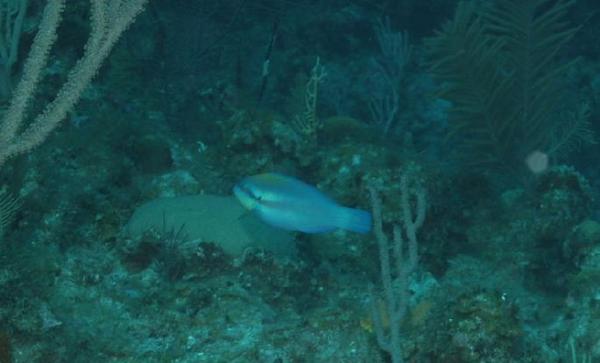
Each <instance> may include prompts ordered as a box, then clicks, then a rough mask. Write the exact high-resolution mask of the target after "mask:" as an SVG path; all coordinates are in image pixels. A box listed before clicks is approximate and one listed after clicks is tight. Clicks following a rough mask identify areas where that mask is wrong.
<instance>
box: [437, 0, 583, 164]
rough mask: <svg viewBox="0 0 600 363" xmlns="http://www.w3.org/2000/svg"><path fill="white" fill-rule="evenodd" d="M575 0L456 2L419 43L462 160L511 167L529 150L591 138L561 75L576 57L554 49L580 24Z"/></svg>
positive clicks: (552, 150) (558, 148)
mask: <svg viewBox="0 0 600 363" xmlns="http://www.w3.org/2000/svg"><path fill="white" fill-rule="evenodd" d="M574 4H575V2H574V1H568V0H567V1H547V0H536V1H518V0H508V1H499V2H496V3H494V4H492V5H489V6H485V7H481V6H480V7H477V6H476V5H475V3H473V2H460V3H459V4H458V6H457V9H456V10H455V14H454V18H453V19H452V20H450V21H448V22H447V23H446V24H444V25H443V26H442V28H441V30H439V31H438V32H437V33H436V35H435V36H434V37H432V38H429V39H428V40H427V43H426V49H427V50H428V53H429V55H428V57H429V59H430V61H429V62H430V69H431V72H432V74H433V76H434V77H435V78H437V79H438V80H439V81H440V82H441V83H442V89H441V90H440V92H439V96H440V97H441V98H444V99H446V100H448V101H450V102H451V104H452V106H451V107H450V109H449V111H448V122H449V132H448V137H449V138H453V139H455V140H454V143H453V145H454V146H456V147H457V152H458V153H459V157H460V158H461V159H463V160H464V161H465V162H466V163H467V164H468V165H471V166H479V167H485V168H487V169H488V170H489V169H490V168H496V169H500V170H502V169H504V170H506V169H514V168H515V167H517V166H522V163H519V162H520V161H523V160H525V159H526V158H527V156H528V155H530V154H531V153H533V152H534V151H538V150H541V151H543V152H544V153H546V154H548V155H550V156H554V155H562V156H564V155H565V154H566V153H568V152H569V151H576V150H577V149H578V147H579V146H581V144H585V143H593V142H594V136H593V132H592V130H591V126H590V124H589V117H590V108H589V104H588V102H589V101H588V100H587V99H585V98H583V99H582V95H579V96H577V95H572V94H570V93H572V92H570V91H569V89H568V86H567V84H566V81H567V80H566V77H567V75H568V73H569V72H571V71H572V68H573V67H575V66H576V64H577V59H576V58H575V57H570V58H569V57H568V56H565V55H564V54H562V53H561V50H562V49H564V48H565V46H566V45H567V44H568V43H569V42H570V41H571V40H572V39H573V37H574V36H575V34H576V33H577V32H578V30H579V29H580V27H578V26H576V25H571V24H570V23H569V22H568V21H566V20H565V18H566V16H567V12H568V11H569V8H570V7H572V6H573V5H574Z"/></svg>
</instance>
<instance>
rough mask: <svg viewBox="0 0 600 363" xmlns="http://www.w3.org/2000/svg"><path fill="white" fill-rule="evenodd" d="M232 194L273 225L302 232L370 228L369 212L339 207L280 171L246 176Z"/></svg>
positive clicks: (366, 230) (362, 230) (316, 191)
mask: <svg viewBox="0 0 600 363" xmlns="http://www.w3.org/2000/svg"><path fill="white" fill-rule="evenodd" d="M233 193H234V194H235V196H236V197H237V199H238V200H239V201H240V203H241V204H242V205H243V206H244V207H245V208H246V209H248V210H250V211H252V212H253V213H255V214H256V215H257V216H258V217H260V218H261V219H262V220H263V221H264V222H266V223H268V224H270V225H272V226H274V227H278V228H282V229H286V230H290V231H300V232H305V233H321V232H329V231H333V230H336V229H344V230H348V231H353V232H359V233H368V232H369V231H370V230H371V213H369V212H367V211H365V210H361V209H353V208H347V207H344V206H341V205H339V204H338V203H336V202H335V201H334V200H333V199H331V198H329V197H327V196H326V195H325V194H323V193H322V192H320V191H319V190H318V189H317V188H315V187H313V186H311V185H308V184H306V183H304V182H302V181H300V180H298V179H295V178H292V177H289V176H285V175H282V174H277V173H265V174H259V175H254V176H249V177H246V178H244V179H243V180H242V181H241V182H239V183H238V184H237V185H236V186H235V187H234V188H233Z"/></svg>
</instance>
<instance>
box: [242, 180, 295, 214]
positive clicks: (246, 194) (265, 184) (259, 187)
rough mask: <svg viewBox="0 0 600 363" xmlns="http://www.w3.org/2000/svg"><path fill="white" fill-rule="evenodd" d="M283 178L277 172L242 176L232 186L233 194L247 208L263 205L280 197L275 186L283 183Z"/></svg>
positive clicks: (251, 208)
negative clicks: (242, 177) (240, 179)
mask: <svg viewBox="0 0 600 363" xmlns="http://www.w3.org/2000/svg"><path fill="white" fill-rule="evenodd" d="M285 181H286V180H285V178H284V177H282V176H280V175H278V174H271V173H266V174H259V175H254V176H250V177H246V178H244V179H243V180H242V181H241V182H240V183H238V184H237V185H236V186H235V187H234V188H233V194H234V195H235V196H236V198H237V199H238V200H239V201H240V203H241V204H242V206H244V208H246V209H248V210H254V209H257V208H259V207H264V205H265V203H270V202H274V201H277V200H279V199H280V197H279V196H278V195H277V192H276V190H277V187H278V186H281V185H283V184H284V183H285Z"/></svg>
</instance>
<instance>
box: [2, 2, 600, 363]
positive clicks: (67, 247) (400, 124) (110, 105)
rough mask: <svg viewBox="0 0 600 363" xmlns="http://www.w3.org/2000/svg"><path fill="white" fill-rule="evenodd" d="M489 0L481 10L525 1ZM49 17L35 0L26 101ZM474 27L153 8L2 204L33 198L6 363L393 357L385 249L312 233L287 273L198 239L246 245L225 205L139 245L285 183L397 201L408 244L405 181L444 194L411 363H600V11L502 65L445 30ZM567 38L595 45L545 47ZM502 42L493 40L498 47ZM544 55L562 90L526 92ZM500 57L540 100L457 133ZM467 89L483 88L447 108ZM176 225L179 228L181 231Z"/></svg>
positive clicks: (269, 241) (18, 163)
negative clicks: (311, 98)
mask: <svg viewBox="0 0 600 363" xmlns="http://www.w3.org/2000/svg"><path fill="white" fill-rule="evenodd" d="M4 2H6V1H2V0H0V4H2V3H4ZM476 3H478V4H480V5H479V7H478V9H479V10H477V11H482V12H483V11H486V9H489V7H492V8H493V7H494V6H497V3H505V2H504V1H501V0H498V1H496V2H494V1H480V2H479V1H478V2H476ZM523 3H531V4H534V3H541V6H540V7H539V8H537V10H536V11H535V12H534V13H533V14H529V15H534V16H539V14H543V13H544V11H546V10H547V9H549V8H551V7H552V6H553V5H555V4H556V3H557V2H555V1H540V0H527V1H525V0H523ZM558 3H559V4H564V3H566V2H565V1H559V2H558ZM43 5H44V1H41V0H39V1H31V3H30V9H29V11H28V13H27V24H28V26H29V27H30V28H28V29H29V30H28V31H27V32H25V33H24V35H23V36H22V40H21V49H20V53H19V59H20V60H21V61H19V62H17V65H16V66H15V68H14V69H13V72H12V74H11V75H10V77H12V78H14V83H16V82H17V81H18V79H19V77H20V73H21V70H22V69H21V65H22V59H25V58H26V56H27V52H28V50H29V46H30V45H31V42H32V39H33V36H34V34H35V26H36V24H37V22H38V21H39V14H40V12H41V10H42V9H43ZM456 8H457V2H456V1H453V0H395V1H393V0H390V1H386V0H381V1H366V0H354V1H353V0H330V1H310V0H298V1H296V0H289V1H246V0H238V1H201V0H172V1H160V0H150V2H149V4H148V5H147V6H146V9H145V11H144V12H143V13H141V14H140V15H139V16H138V17H137V18H136V20H135V22H134V23H133V25H132V26H131V27H130V28H129V29H127V31H126V32H125V33H124V34H123V35H122V37H121V39H120V40H119V42H118V43H117V44H116V45H115V47H114V49H113V50H112V52H111V53H110V55H109V56H108V58H107V59H106V61H105V62H104V64H103V66H102V68H101V69H100V71H99V73H98V74H97V76H96V77H95V79H94V81H93V82H92V84H91V85H90V86H89V87H88V88H87V89H86V91H85V92H84V94H83V95H82V97H81V100H80V101H79V102H78V104H77V106H76V107H75V108H74V109H73V110H72V111H71V112H70V113H69V114H68V116H67V118H66V119H65V120H64V121H63V122H62V124H61V125H60V127H58V128H57V129H56V130H54V132H52V133H51V135H50V136H49V137H48V138H47V139H46V140H45V142H44V143H43V144H42V145H41V146H39V147H37V148H35V149H34V150H32V151H30V152H28V153H26V154H23V155H19V156H18V157H16V158H12V159H11V160H9V161H8V162H7V163H6V164H4V165H3V166H2V168H1V169H0V181H1V184H2V185H4V188H5V189H6V192H5V193H7V194H4V196H5V197H6V195H11V196H12V197H8V198H18V199H19V204H20V205H19V207H18V209H16V210H15V211H14V213H11V214H14V216H12V218H11V220H10V223H7V225H6V226H5V228H4V229H5V230H4V231H3V232H4V235H3V238H2V240H0V362H1V363H11V362H69V363H71V362H211V363H212V362H215V363H216V362H261V363H262V362H265V363H277V362H282V363H287V362H306V363H317V362H387V361H390V360H389V359H390V358H389V355H388V354H387V353H385V352H384V351H383V350H382V349H381V347H380V345H379V344H378V342H377V340H376V337H375V328H374V325H373V321H372V317H371V315H370V314H371V313H370V306H371V305H373V304H374V305H375V306H380V307H381V309H382V310H385V301H384V300H385V299H383V297H379V296H380V295H379V293H378V291H379V290H378V287H379V286H381V278H380V260H379V252H378V244H377V242H376V238H375V236H373V235H371V234H369V235H366V236H365V235H357V234H352V233H344V232H335V233H327V234H318V235H306V234H291V235H289V236H287V237H285V238H283V239H285V240H286V241H288V239H291V240H292V241H293V250H294V251H293V252H290V251H289V250H288V249H286V251H285V252H283V253H282V252H281V251H280V250H281V249H280V248H279V246H273V244H274V243H279V242H280V241H281V240H282V237H280V236H279V235H278V234H277V232H269V231H263V230H261V231H260V233H258V232H257V233H258V237H256V239H255V240H254V242H256V244H250V245H249V246H246V245H245V244H244V245H243V246H242V247H244V248H243V252H231V251H229V250H226V249H224V247H223V246H224V245H223V243H224V242H223V240H221V239H219V238H220V237H214V239H210V238H205V239H197V238H196V239H194V238H191V237H190V235H189V233H188V232H187V230H184V229H183V227H184V226H187V227H186V228H189V227H190V226H191V225H192V224H193V225H194V227H195V228H197V229H199V230H201V231H203V230H204V229H206V228H209V227H207V224H210V228H211V229H218V230H222V231H230V230H233V229H234V227H233V225H234V223H237V219H233V220H232V219H227V218H226V217H219V218H212V217H214V216H215V215H220V212H221V211H222V210H225V209H226V208H229V207H228V206H225V205H214V204H210V205H209V204H207V206H206V208H205V209H203V211H202V212H198V213H200V214H195V215H193V216H192V217H190V215H189V214H185V213H186V212H185V211H187V210H190V209H194V208H198V206H197V205H192V206H188V205H186V206H183V207H177V208H179V209H177V212H173V211H172V210H169V212H164V211H163V212H161V211H158V212H157V211H156V210H155V211H154V213H155V217H156V215H158V216H159V217H158V218H159V222H156V223H155V227H156V226H158V228H155V229H154V230H152V231H148V232H147V233H142V234H131V233H129V231H128V228H127V227H128V226H131V222H130V219H131V217H132V215H134V212H135V211H136V209H137V208H138V207H140V206H141V205H143V204H144V203H147V202H150V201H152V200H155V199H157V198H163V197H176V196H189V195H199V194H202V195H216V196H230V195H231V190H232V188H233V186H234V185H235V184H236V183H237V182H238V181H239V180H240V179H242V178H243V177H245V176H248V175H254V174H259V173H264V172H281V173H285V174H288V175H292V176H294V177H297V178H299V179H301V180H303V181H305V182H307V183H309V184H312V185H316V186H317V187H318V188H319V189H320V190H321V191H323V192H324V193H326V194H327V195H329V196H330V197H332V198H334V199H335V200H337V201H339V202H340V203H342V204H344V205H348V206H352V207H356V208H363V209H367V210H370V209H371V201H370V198H369V192H368V189H369V187H372V188H374V189H376V190H377V191H378V192H379V195H380V196H381V198H382V204H383V207H382V214H383V229H384V231H385V232H386V233H387V234H388V235H390V236H391V234H392V228H393V227H392V226H393V225H395V224H397V225H399V226H401V227H402V225H403V221H402V218H403V217H402V216H403V210H402V196H401V194H402V193H401V188H400V180H401V177H402V176H407V177H409V178H410V179H411V180H412V183H413V184H412V185H418V186H419V187H420V188H422V189H423V190H425V191H426V193H427V209H426V219H425V222H424V224H423V226H422V227H421V228H420V229H419V230H418V233H417V235H418V254H419V263H418V267H417V268H416V269H415V271H413V273H412V274H411V276H410V278H409V281H408V286H407V287H408V289H409V292H410V294H409V298H408V301H406V304H407V306H408V312H407V314H406V315H405V316H404V317H403V319H402V322H401V329H400V331H401V335H402V354H401V355H402V356H403V358H404V360H405V361H406V362H544V363H545V362H572V360H573V356H574V355H573V353H574V354H575V356H576V361H577V362H583V361H584V360H583V359H584V358H585V357H589V358H588V359H591V360H588V362H590V361H591V362H595V361H600V303H599V301H600V284H599V282H598V281H600V220H599V218H600V213H599V209H598V198H597V197H598V191H599V188H600V173H599V172H598V170H599V169H598V165H599V163H600V146H599V145H598V144H597V143H595V138H597V137H598V135H599V133H600V124H599V108H598V106H599V105H600V40H599V39H600V21H599V20H600V15H598V11H599V10H600V6H599V4H598V2H597V1H592V0H587V1H585V0H579V1H577V2H575V3H573V4H572V5H571V6H568V7H565V8H564V9H563V10H562V11H561V16H560V18H559V19H556V20H554V21H555V24H554V25H556V27H555V28H553V27H550V28H548V29H549V30H548V31H547V32H545V33H541V34H518V36H530V37H531V38H528V39H529V40H531V42H530V43H528V44H529V46H530V47H531V48H527V49H520V51H517V50H515V48H512V50H511V49H508V50H507V49H505V48H502V51H498V52H497V53H489V52H488V53H485V54H484V55H488V56H489V55H491V60H490V59H487V58H483V57H480V58H478V56H471V57H470V58H469V52H470V51H473V48H472V47H471V48H469V44H470V43H469V44H467V42H465V44H462V45H457V44H459V43H460V41H461V40H464V39H465V38H461V37H460V36H459V37H458V38H455V39H454V40H456V41H457V42H456V43H452V42H450V41H449V40H450V39H449V38H443V34H442V33H439V31H440V30H442V29H444V28H443V27H444V24H447V22H448V21H450V20H451V19H453V18H454V16H455V9H456ZM519 15H523V14H512V15H511V13H508V14H504V16H505V17H506V18H507V19H512V20H514V21H515V23H517V18H518V16H519ZM88 16H89V4H88V2H86V1H68V2H67V6H66V8H65V10H64V14H63V21H62V23H61V26H60V28H59V31H58V39H57V41H56V44H55V45H54V47H53V50H52V53H51V55H50V58H49V61H48V64H47V67H46V70H45V72H44V78H43V80H42V81H41V83H40V85H39V87H38V89H37V91H36V99H35V102H34V103H33V104H32V105H31V107H30V108H31V110H30V113H31V114H35V113H36V112H40V111H41V110H43V109H44V105H46V104H47V103H48V102H49V100H50V99H52V98H53V96H54V94H55V93H56V90H57V89H58V88H59V87H60V85H61V84H63V83H64V81H65V79H66V77H67V74H68V72H69V70H70V69H71V68H72V66H73V65H74V64H75V62H76V60H77V59H79V57H80V56H81V54H82V49H83V45H84V44H85V42H86V40H87V37H88V34H89V20H88ZM511 16H512V18H511ZM478 21H481V22H486V21H488V22H490V21H491V22H492V23H493V19H492V20H490V19H487V18H485V17H483V18H481V19H479V20H478ZM559 30H562V31H567V32H568V31H572V32H573V34H571V35H570V36H568V37H565V38H564V39H565V42H564V44H562V45H561V46H559V47H557V48H556V49H557V51H556V52H550V51H548V49H543V45H544V44H546V43H544V41H545V40H546V41H549V39H553V37H554V36H555V35H557V34H559V33H558V31H559ZM436 31H437V33H436ZM488 31H489V34H486V36H490V37H491V38H485V39H486V40H485V41H491V40H490V39H497V38H493V37H495V36H496V37H497V36H498V34H497V33H501V32H500V31H498V30H497V29H496V30H494V29H492V30H488ZM516 31H517V30H515V32H516ZM457 34H459V35H460V34H462V35H463V36H464V34H463V33H460V32H457ZM378 36H379V37H378ZM382 36H383V37H384V38H385V37H386V36H387V37H388V38H385V39H387V40H388V41H387V43H386V42H385V41H383V43H382ZM518 36H517V35H515V38H517V37H518ZM436 37H437V38H436ZM399 39H401V40H400V43H398V42H399ZM436 39H437V40H438V42H437V43H436V42H435V40H436ZM440 39H441V43H440V42H439V40H440ZM481 39H482V38H476V39H475V41H482V40H481ZM503 39H504V40H503V41H506V43H509V41H508V40H507V39H509V37H508V36H507V37H506V39H505V38H503ZM513 40H514V39H513ZM394 42H396V43H394ZM385 44H387V45H388V46H391V45H393V44H395V45H398V44H402V45H404V47H405V48H402V49H398V48H393V49H390V48H385ZM440 44H441V45H443V46H447V48H443V47H441V48H440ZM482 44H483V43H482ZM504 45H506V44H503V46H504ZM536 46H540V47H541V48H542V50H541V51H540V53H541V54H546V55H547V54H550V55H549V56H548V57H546V56H544V57H543V59H544V60H546V59H547V60H548V63H547V64H544V67H543V68H542V71H541V72H542V73H539V74H538V73H535V74H534V73H528V70H531V69H536V70H537V68H536V67H535V65H536V64H539V63H540V61H539V59H538V60H537V62H538V63H535V62H534V63H533V64H532V62H531V61H532V59H535V58H534V57H531V58H530V57H527V55H532V54H534V53H535V51H537V48H536ZM436 47H437V48H436ZM507 47H508V46H507ZM534 49H535V51H534ZM544 51H545V52H546V53H544ZM534 55H535V54H534ZM402 57H404V58H402ZM317 59H318V62H319V64H320V65H321V66H322V67H323V71H324V76H323V78H322V79H321V80H320V81H319V82H318V94H317V96H316V98H315V100H316V104H315V107H314V108H312V109H311V108H310V107H307V105H306V103H307V102H306V100H307V92H310V91H307V89H308V88H307V84H308V83H309V81H310V78H311V70H313V69H314V68H313V67H314V66H315V64H316V62H317ZM449 60H451V61H452V62H455V63H453V64H454V68H453V67H451V66H448V63H445V62H449ZM485 62H491V63H494V62H496V63H494V64H495V65H494V66H493V67H495V68H493V69H494V70H495V71H496V72H497V73H495V74H496V75H498V77H500V78H501V79H510V78H511V77H513V76H514V77H516V78H515V79H517V80H518V82H521V83H515V84H512V87H514V88H511V92H505V93H501V92H500V93H499V94H501V95H504V98H503V99H501V100H500V101H502V102H499V101H498V100H496V99H495V100H494V102H499V103H498V106H494V107H495V108H493V111H494V112H491V111H489V112H488V110H487V109H486V110H484V111H485V112H481V115H482V116H481V117H474V116H473V115H474V114H476V113H475V112H474V111H473V109H470V110H469V112H470V113H467V114H466V116H465V114H460V113H458V114H457V113H456V112H454V111H456V107H457V105H461V103H460V102H462V101H464V100H467V99H468V100H469V102H470V101H472V100H473V99H476V101H473V102H479V97H481V99H483V100H485V99H488V98H486V97H489V96H490V94H492V93H493V92H494V91H495V90H497V88H495V87H496V86H495V84H496V83H494V82H491V81H490V82H487V81H486V79H485V77H482V74H486V73H485V72H486V70H487V69H488V68H485V67H486V66H487V65H488V63H485ZM568 62H574V63H573V64H571V65H570V66H569V67H567V68H564V69H561V71H560V72H554V70H555V69H558V68H559V67H561V66H562V65H563V64H566V63H568ZM491 63H490V64H491ZM267 65H268V72H266V71H265V67H267ZM457 65H458V66H457ZM444 66H446V68H444ZM490 67H491V66H490ZM461 70H462V71H461ZM444 72H446V73H444ZM453 72H455V73H453ZM461 72H462V73H461ZM471 72H472V74H471ZM449 74H450V77H449ZM469 74H471V75H472V77H468V75H469ZM540 74H541V75H540ZM544 74H551V76H552V77H551V80H550V81H548V80H545V81H544V82H546V83H544V82H541V81H540V82H541V84H542V85H541V86H539V87H538V86H536V87H538V88H536V87H533V86H530V85H531V82H532V81H531V79H529V78H528V76H531V78H533V79H534V80H536V79H540V78H542V76H543V75H544ZM453 76H455V78H453ZM536 77H537V78H536ZM453 82H454V83H453ZM528 82H529V83H528ZM452 84H455V85H456V84H458V85H460V86H461V87H462V88H461V89H460V92H457V93H454V94H453V93H448V92H445V91H447V89H448V88H447V87H448V86H449V85H452ZM528 87H529V88H528ZM523 90H531V91H533V93H534V95H533V96H530V97H531V99H534V98H535V95H540V94H541V95H543V96H544V99H546V100H551V102H546V103H544V102H541V101H540V100H536V101H535V102H533V101H532V103H531V108H530V109H529V112H530V114H533V113H535V112H539V114H540V115H542V117H540V118H539V119H536V123H535V125H533V122H532V124H531V125H530V124H527V123H523V122H527V121H528V120H530V118H528V117H529V116H527V115H525V116H524V114H525V111H523V110H524V108H519V107H516V106H515V105H520V104H519V102H521V101H522V100H523V98H522V97H521V98H520V96H521V93H520V92H521V91H523ZM545 90H550V91H548V92H546V91H545ZM545 92H546V93H545ZM513 96H514V97H513ZM461 97H462V98H461ZM9 100H10V94H7V95H5V96H4V97H3V98H2V99H0V110H3V109H5V107H6V105H7V104H8V103H9ZM465 102H466V101H465ZM483 103H485V102H482V104H483ZM494 105H495V104H494ZM540 105H541V106H540ZM394 107H396V109H395V112H390V109H392V108H394ZM536 107H537V108H536ZM582 107H583V108H582ZM586 107H587V108H586ZM307 109H308V113H307ZM490 109H492V107H490ZM582 109H585V112H583V111H581V110H582ZM515 110H517V111H515ZM532 110H533V111H532ZM578 110H579V111H581V112H580V113H579V114H578V113H577V112H579V111H578ZM0 112H3V111H0ZM511 112H515V114H512V113H511ZM307 114H308V115H311V114H312V115H313V116H314V118H310V117H307V116H306V115H307ZM390 115H391V116H390ZM573 115H578V116H579V117H580V118H576V116H573ZM511 117H512V118H511ZM575 118H576V119H575ZM507 120H508V121H507ZM515 120H520V121H515ZM523 120H524V121H523ZM539 120H542V121H539ZM504 127H507V128H511V127H512V128H514V130H516V131H513V132H512V133H510V134H502V133H501V132H500V130H504ZM490 135H493V136H490ZM498 135H499V136H498ZM563 141H564V143H563ZM563 145H565V147H564V148H563V147H562V146H563ZM559 146H560V148H559ZM534 152H541V153H543V154H544V155H547V156H548V161H549V165H548V166H547V167H545V168H543V170H542V171H541V172H539V173H537V172H536V173H534V172H533V171H532V170H531V169H530V168H528V164H527V160H528V157H529V156H530V155H531V153H534ZM529 167H531V165H529ZM411 203H412V204H411V206H412V207H414V201H413V202H411ZM211 208H212V209H211ZM181 210H184V211H181ZM211 211H214V213H212V212H211ZM179 212H181V213H182V214H181V215H184V216H185V217H173V218H175V222H173V224H172V225H169V226H166V225H163V226H162V227H163V228H160V227H161V225H160V220H161V219H160V218H161V213H164V214H166V213H173V215H177V216H179V214H176V213H179ZM194 216H196V217H194ZM197 216H200V217H199V218H198V217H197ZM243 217H245V215H243V216H241V217H240V218H243ZM164 218H165V220H166V219H167V217H164ZM177 218H181V219H177ZM177 221H180V222H179V224H177V223H178V222H177ZM178 226H179V227H178ZM180 228H181V230H180ZM256 228H258V227H256ZM199 233H200V232H199ZM271 233H273V234H271ZM275 236H277V237H275ZM211 238H212V237H211ZM235 238H237V237H234V242H232V243H235V241H237V240H235ZM390 238H391V237H390ZM230 242H231V241H230ZM240 243H241V242H240ZM286 243H289V242H286ZM246 247H248V248H246ZM232 251H233V250H232ZM369 286H374V287H375V290H373V291H375V292H374V293H372V292H370V290H369ZM382 315H383V320H384V325H386V324H388V325H389V322H387V321H388V320H389V319H388V317H387V316H385V315H386V314H384V313H382ZM385 329H386V330H387V329H389V326H387V325H386V326H385ZM573 363H574V362H573Z"/></svg>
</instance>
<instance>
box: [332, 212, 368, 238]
mask: <svg viewBox="0 0 600 363" xmlns="http://www.w3.org/2000/svg"><path fill="white" fill-rule="evenodd" d="M371 224H372V222H371V213H370V212H367V211H366V210H362V209H353V208H345V207H343V208H342V209H341V210H340V219H339V225H338V228H341V229H345V230H347V231H352V232H358V233H369V232H370V231H371Z"/></svg>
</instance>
